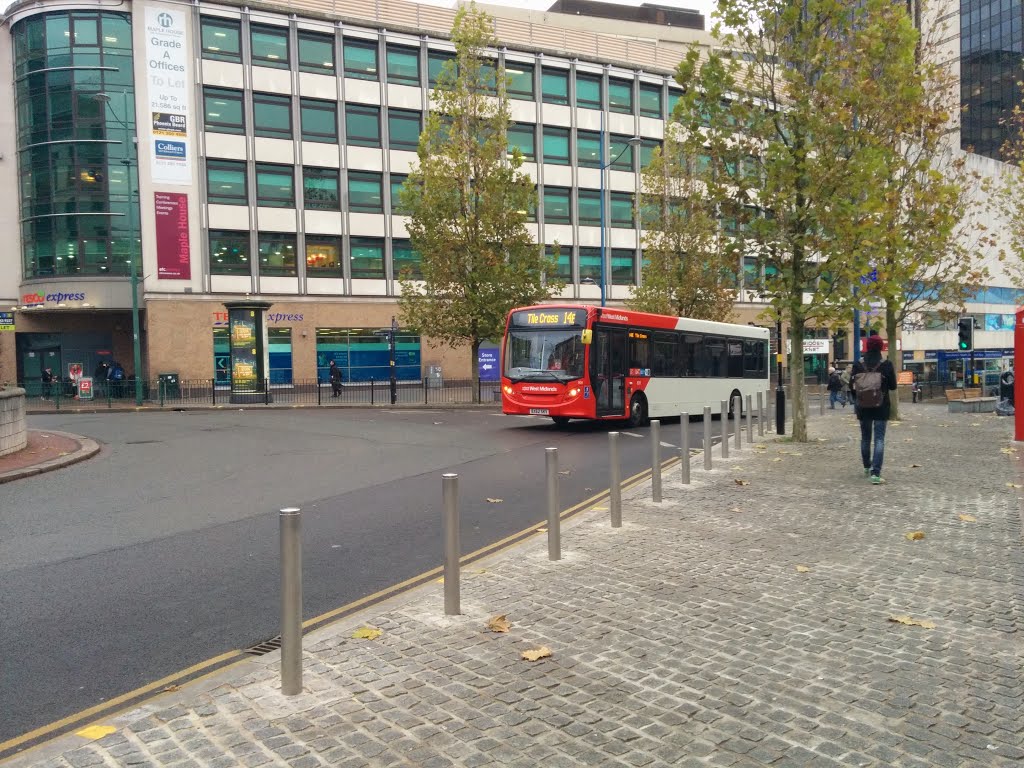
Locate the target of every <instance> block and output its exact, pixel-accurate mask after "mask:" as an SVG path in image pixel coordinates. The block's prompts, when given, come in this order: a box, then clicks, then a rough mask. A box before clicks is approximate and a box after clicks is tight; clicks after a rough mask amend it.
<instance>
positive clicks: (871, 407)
mask: <svg viewBox="0 0 1024 768" xmlns="http://www.w3.org/2000/svg"><path fill="white" fill-rule="evenodd" d="M865 346H866V347H867V352H866V353H865V355H864V361H863V362H860V363H854V364H853V370H852V371H851V374H850V395H851V397H852V398H853V403H854V407H855V408H856V412H857V420H858V421H859V422H860V457H861V461H862V462H863V464H864V474H865V475H867V476H868V477H870V478H871V482H872V483H873V484H875V485H879V484H880V483H882V482H884V481H883V480H882V460H883V458H884V457H885V428H886V424H887V422H888V421H889V414H890V410H891V406H890V401H889V393H890V392H892V391H894V390H895V389H896V370H895V369H894V368H893V367H892V363H891V362H890V361H889V360H884V359H882V346H883V342H882V337H881V336H869V337H868V339H867V342H866V344H865Z"/></svg>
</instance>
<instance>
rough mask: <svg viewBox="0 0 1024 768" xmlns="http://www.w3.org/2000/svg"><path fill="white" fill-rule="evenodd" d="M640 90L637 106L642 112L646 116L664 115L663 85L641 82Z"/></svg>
mask: <svg viewBox="0 0 1024 768" xmlns="http://www.w3.org/2000/svg"><path fill="white" fill-rule="evenodd" d="M639 92H640V95H639V98H638V100H637V107H638V109H639V112H640V114H641V115H643V116H644V117H657V118H661V117H664V112H663V111H662V106H661V86H660V85H653V84H651V83H640V89H639Z"/></svg>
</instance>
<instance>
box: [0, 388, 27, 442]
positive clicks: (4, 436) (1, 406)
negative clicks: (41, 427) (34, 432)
mask: <svg viewBox="0 0 1024 768" xmlns="http://www.w3.org/2000/svg"><path fill="white" fill-rule="evenodd" d="M27 443H28V431H27V430H26V427H25V390H24V389H17V388H12V389H4V390H0V456H4V455H6V454H8V453H14V452H15V451H20V450H21V449H22V448H24V447H25V446H26V445H27Z"/></svg>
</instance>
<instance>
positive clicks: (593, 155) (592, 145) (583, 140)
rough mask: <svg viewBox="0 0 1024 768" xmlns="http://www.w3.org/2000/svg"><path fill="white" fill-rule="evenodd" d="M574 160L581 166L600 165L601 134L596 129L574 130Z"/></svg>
mask: <svg viewBox="0 0 1024 768" xmlns="http://www.w3.org/2000/svg"><path fill="white" fill-rule="evenodd" d="M576 162H577V163H579V165H580V167H581V168H600V167H601V134H600V133H597V132H596V131H577V132H576Z"/></svg>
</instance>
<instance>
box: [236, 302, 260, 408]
mask: <svg viewBox="0 0 1024 768" xmlns="http://www.w3.org/2000/svg"><path fill="white" fill-rule="evenodd" d="M230 315H231V319H230V338H231V388H232V389H233V390H236V391H245V390H249V391H254V390H256V389H257V382H258V381H259V378H260V365H259V357H258V354H257V350H258V349H259V345H258V343H257V340H256V329H257V322H256V312H255V311H253V310H251V309H232V310H231V312H230Z"/></svg>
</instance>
